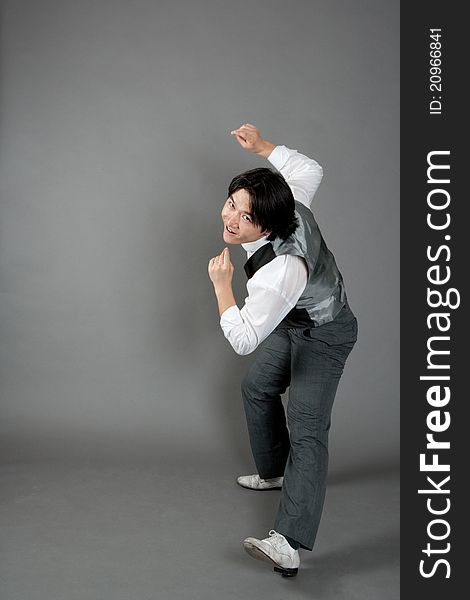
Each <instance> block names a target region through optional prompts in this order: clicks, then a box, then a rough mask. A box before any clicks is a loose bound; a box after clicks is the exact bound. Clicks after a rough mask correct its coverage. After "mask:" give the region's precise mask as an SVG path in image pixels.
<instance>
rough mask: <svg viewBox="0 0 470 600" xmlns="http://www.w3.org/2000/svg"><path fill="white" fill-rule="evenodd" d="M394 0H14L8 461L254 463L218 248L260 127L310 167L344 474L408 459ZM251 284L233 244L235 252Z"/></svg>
mask: <svg viewBox="0 0 470 600" xmlns="http://www.w3.org/2000/svg"><path fill="white" fill-rule="evenodd" d="M398 13H399V11H398V1H397V0H356V1H355V2H349V1H346V0H328V1H327V0H321V1H307V0H303V1H295V0H294V1H292V2H289V3H286V2H285V1H278V0H270V1H267V0H257V1H256V2H251V1H248V0H237V2H225V1H222V2H221V1H220V0H217V1H216V0H204V1H202V0H199V1H194V0H179V1H176V2H175V1H173V0H171V1H170V0H159V1H156V0H155V1H151V0H135V1H133V2H129V1H128V0H114V1H113V0H107V1H105V0H80V1H77V0H15V1H10V2H3V31H2V72H1V90H2V92H1V106H0V107H1V137H0V143H1V190H0V191H1V253H0V260H1V303H0V311H1V432H0V433H1V438H2V445H3V452H4V457H6V459H7V460H13V459H16V458H22V457H23V458H24V457H28V458H33V457H45V456H49V457H52V456H69V455H73V456H89V457H93V456H96V457H99V456H108V455H109V456H118V454H117V453H120V454H121V455H122V456H123V457H124V456H127V455H138V456H141V457H148V458H150V459H152V457H154V456H157V455H158V456H160V457H161V456H162V455H163V456H164V455H165V453H167V454H168V455H170V454H174V453H175V452H176V453H179V454H180V455H181V457H182V458H183V459H184V458H185V456H187V457H188V460H198V459H199V458H200V457H201V456H202V457H203V456H205V455H207V456H208V455H211V456H217V457H220V458H221V459H223V460H225V459H226V460H230V457H234V456H238V457H240V455H242V456H245V457H246V458H247V459H249V456H250V453H249V449H248V439H247V434H246V429H245V423H244V415H243V408H242V404H241V401H240V397H239V383H240V380H241V378H242V376H243V374H244V372H245V370H246V368H247V366H248V365H249V363H250V361H251V360H252V357H250V356H248V357H238V356H237V355H236V354H235V353H234V352H233V350H232V349H231V347H230V346H229V344H228V343H227V342H226V340H225V339H224V337H223V335H222V333H221V331H220V329H219V325H218V313H217V309H216V302H215V298H214V297H213V291H212V286H211V284H210V281H209V279H208V277H207V261H208V259H209V258H210V257H211V256H212V255H214V254H215V253H217V252H219V251H220V250H221V249H222V247H223V240H222V236H221V233H222V228H221V222H220V214H219V213H220V208H221V206H222V203H223V202H224V200H225V193H226V188H227V184H228V182H229V181H230V179H231V177H232V176H233V175H234V174H236V173H238V172H240V171H242V170H244V169H247V168H252V167H255V166H261V165H263V164H264V163H263V160H262V159H260V158H259V157H257V156H254V155H251V154H249V153H247V152H245V151H243V150H242V149H241V148H240V147H239V146H238V144H237V143H236V142H235V141H234V140H233V139H232V138H231V137H230V135H229V132H230V130H231V129H233V128H234V127H237V126H238V125H240V124H241V123H243V122H245V121H249V122H252V123H255V124H256V125H257V126H258V127H259V128H260V129H261V132H262V134H263V135H264V136H265V137H266V138H267V139H269V140H271V141H273V142H274V143H279V144H285V145H287V146H289V147H293V148H297V149H298V150H299V151H301V152H304V153H305V154H307V155H309V156H312V157H313V158H315V159H317V160H318V161H319V162H320V164H322V166H323V168H324V173H325V174H324V179H323V183H322V185H321V186H320V189H319V191H318V193H317V196H316V199H315V204H314V209H315V214H316V216H317V220H318V221H319V223H320V226H321V228H322V231H323V233H324V235H325V238H326V240H327V243H328V245H329V246H330V248H331V249H332V250H333V252H334V254H335V256H336V259H337V262H338V265H339V267H340V269H341V270H342V272H343V275H344V277H345V281H346V285H347V289H348V295H349V299H350V303H351V306H352V307H353V310H354V311H355V312H356V314H357V317H358V320H359V327H360V338H359V342H358V344H357V346H356V348H355V351H354V352H353V353H352V355H351V357H350V359H349V363H348V365H347V369H346V371H345V374H344V378H343V380H342V383H341V386H340V389H339V391H338V395H337V399H336V403H335V408H334V422H333V428H332V431H331V463H332V466H333V468H338V467H339V468H349V467H350V466H352V465H360V464H364V463H381V464H383V463H388V462H393V461H394V460H396V459H397V456H398V334H399V329H398V318H399V312H398V311H399V309H398V298H399V288H398V263H399V253H398V243H399V232H398V223H399V210H398V209H399V205H398V200H399V198H398V188H399V173H398V168H399V167H398V165H399V162H398V159H399V149H398V142H399V129H398V119H399V104H398V101H399V87H398V76H399V73H398V62H399V37H398V21H399V14H398ZM232 257H233V261H234V263H235V266H236V275H235V278H236V281H235V288H236V293H237V298H238V302H239V305H241V304H242V302H243V299H244V285H245V279H244V273H243V269H242V265H243V262H244V256H243V251H242V250H241V249H240V248H234V249H233V251H232Z"/></svg>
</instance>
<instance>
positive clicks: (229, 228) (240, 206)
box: [221, 190, 268, 244]
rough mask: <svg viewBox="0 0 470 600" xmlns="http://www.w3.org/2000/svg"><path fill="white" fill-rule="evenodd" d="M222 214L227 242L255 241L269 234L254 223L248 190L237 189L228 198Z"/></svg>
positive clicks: (242, 242) (243, 242)
mask: <svg viewBox="0 0 470 600" xmlns="http://www.w3.org/2000/svg"><path fill="white" fill-rule="evenodd" d="M221 215H222V221H223V222H224V242H226V243H227V244H246V243H248V242H255V241H256V240H259V239H260V238H262V237H263V236H265V235H267V234H268V232H266V231H263V230H262V229H261V227H260V226H259V225H255V224H254V223H253V215H252V213H251V202H250V196H249V194H248V192H247V191H246V190H237V191H236V192H234V193H233V194H232V195H231V196H230V197H229V198H227V201H226V203H225V204H224V207H223V208H222V213H221Z"/></svg>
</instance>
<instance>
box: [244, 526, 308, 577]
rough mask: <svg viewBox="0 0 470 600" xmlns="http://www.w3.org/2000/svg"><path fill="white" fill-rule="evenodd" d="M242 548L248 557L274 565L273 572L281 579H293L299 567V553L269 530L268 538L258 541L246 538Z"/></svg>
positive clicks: (281, 537) (277, 534)
mask: <svg viewBox="0 0 470 600" xmlns="http://www.w3.org/2000/svg"><path fill="white" fill-rule="evenodd" d="M243 546H244V548H245V550H246V551H247V552H248V554H249V555H250V556H252V557H253V558H258V559H259V560H264V561H266V562H268V563H270V564H272V565H274V570H275V571H277V572H278V573H281V575H282V576H283V577H295V576H296V575H297V571H298V570H299V566H300V556H299V551H298V550H294V548H292V546H290V545H289V543H288V542H287V540H286V538H285V537H284V536H283V535H281V534H280V533H277V531H274V529H271V531H270V532H269V537H267V538H265V539H264V540H258V539H256V538H253V537H249V538H246V540H244V541H243Z"/></svg>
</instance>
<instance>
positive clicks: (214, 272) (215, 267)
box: [207, 248, 233, 287]
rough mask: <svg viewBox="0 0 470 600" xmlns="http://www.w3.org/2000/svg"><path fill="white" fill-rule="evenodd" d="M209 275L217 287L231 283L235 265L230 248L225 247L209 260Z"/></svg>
mask: <svg viewBox="0 0 470 600" xmlns="http://www.w3.org/2000/svg"><path fill="white" fill-rule="evenodd" d="M207 270H208V271H209V277H210V279H211V281H212V283H213V284H214V286H215V287H223V286H226V285H231V283H232V277H233V265H232V262H231V260H230V252H229V250H228V248H224V249H223V250H222V252H221V253H220V254H219V255H218V256H214V258H211V259H210V261H209V265H208V269H207Z"/></svg>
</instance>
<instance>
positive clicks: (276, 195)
mask: <svg viewBox="0 0 470 600" xmlns="http://www.w3.org/2000/svg"><path fill="white" fill-rule="evenodd" d="M238 190H246V191H247V192H248V195H249V196H250V204H251V212H252V215H253V223H254V224H255V225H258V226H260V227H261V228H262V229H263V231H270V232H271V233H270V234H269V235H268V240H270V241H273V240H274V239H276V237H280V238H281V239H282V240H285V239H287V238H288V237H289V236H290V235H291V234H292V233H294V231H295V230H296V229H297V226H298V221H297V217H296V216H295V200H294V196H293V195H292V190H291V189H290V187H289V186H288V184H287V182H286V180H285V179H284V177H283V176H282V175H281V174H280V173H276V172H274V171H272V170H271V169H267V168H266V167H261V168H258V169H251V170H250V171H245V172H244V173H241V174H240V175H237V176H236V177H234V178H233V179H232V181H231V182H230V185H229V186H228V196H229V197H230V196H231V195H232V194H234V193H235V192H237V191H238Z"/></svg>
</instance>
